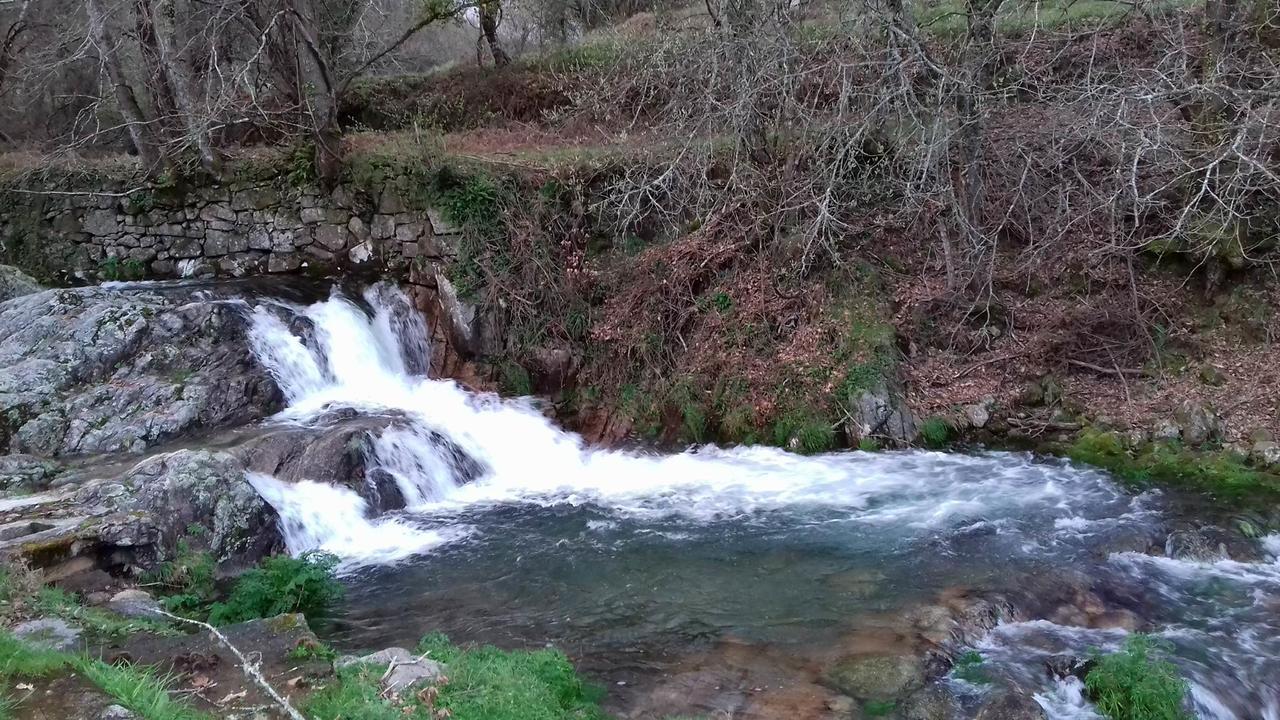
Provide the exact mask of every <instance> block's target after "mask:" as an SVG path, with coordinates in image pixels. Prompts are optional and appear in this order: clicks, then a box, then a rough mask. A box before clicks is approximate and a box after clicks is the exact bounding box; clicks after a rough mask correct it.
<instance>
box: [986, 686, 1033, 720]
mask: <svg viewBox="0 0 1280 720" xmlns="http://www.w3.org/2000/svg"><path fill="white" fill-rule="evenodd" d="M977 720H1047V716H1046V715H1045V714H1044V708H1042V707H1040V703H1038V702H1036V701H1035V699H1034V698H1032V697H1031V696H1030V695H1028V694H1026V693H1024V692H1021V691H1016V690H1009V691H1005V692H1001V693H1000V694H998V695H996V696H995V697H993V698H991V699H990V700H988V701H986V702H985V703H983V704H982V707H981V708H979V709H978V715H977Z"/></svg>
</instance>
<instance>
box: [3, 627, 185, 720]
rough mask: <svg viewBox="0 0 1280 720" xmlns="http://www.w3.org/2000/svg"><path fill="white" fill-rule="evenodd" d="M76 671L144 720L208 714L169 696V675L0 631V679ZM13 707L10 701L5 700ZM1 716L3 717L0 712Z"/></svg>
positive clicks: (170, 682) (161, 719) (38, 676)
mask: <svg viewBox="0 0 1280 720" xmlns="http://www.w3.org/2000/svg"><path fill="white" fill-rule="evenodd" d="M62 672H77V673H80V674H81V675H83V676H84V677H85V678H86V679H87V680H89V682H91V683H93V684H94V685H96V686H98V688H99V689H101V690H102V691H103V692H104V693H106V694H107V695H110V696H111V697H112V698H114V699H115V701H116V702H117V703H119V704H120V705H123V706H124V707H126V708H129V709H130V710H132V711H134V712H135V713H137V714H138V715H140V716H141V717H143V718H144V719H145V720H207V719H208V716H207V715H205V714H204V713H201V712H198V711H196V710H194V709H193V708H191V707H190V706H189V705H187V704H185V703H183V702H181V701H179V700H175V699H174V698H173V697H172V696H170V695H169V686H170V685H171V684H172V681H171V679H170V678H167V677H161V676H159V675H157V674H156V673H155V672H154V671H153V670H151V669H150V668H140V667H137V666H133V665H108V664H107V663H104V662H102V661H101V660H96V659H93V658H89V657H86V656H84V655H73V654H70V653H64V652H58V651H55V650H46V649H43V648H39V647H35V646H32V645H28V644H27V643H24V642H22V641H21V640H19V639H17V638H15V637H13V636H12V635H10V634H9V633H7V632H3V631H0V678H3V679H4V680H5V681H6V682H8V681H10V680H12V679H15V678H28V679H29V678H42V677H49V676H52V675H56V674H58V673H62ZM6 705H7V706H8V708H9V709H12V703H11V702H9V703H6ZM0 717H4V716H3V715H0Z"/></svg>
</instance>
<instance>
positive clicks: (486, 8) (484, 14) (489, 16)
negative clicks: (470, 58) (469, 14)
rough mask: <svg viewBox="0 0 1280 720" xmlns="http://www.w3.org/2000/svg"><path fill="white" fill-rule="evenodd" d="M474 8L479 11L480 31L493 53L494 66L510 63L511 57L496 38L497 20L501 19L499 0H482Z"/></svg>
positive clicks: (503, 65)
mask: <svg viewBox="0 0 1280 720" xmlns="http://www.w3.org/2000/svg"><path fill="white" fill-rule="evenodd" d="M476 9H477V10H479V11H480V31H481V32H483V33H484V39H485V40H486V41H487V42H488V43H489V52H490V53H492V54H493V64H494V67H505V66H507V65H509V64H510V63H511V57H510V56H508V55H507V53H506V51H505V50H503V49H502V43H501V42H499V40H498V22H499V21H500V20H501V19H502V4H501V2H500V0H483V1H482V2H480V3H479V4H478V5H476Z"/></svg>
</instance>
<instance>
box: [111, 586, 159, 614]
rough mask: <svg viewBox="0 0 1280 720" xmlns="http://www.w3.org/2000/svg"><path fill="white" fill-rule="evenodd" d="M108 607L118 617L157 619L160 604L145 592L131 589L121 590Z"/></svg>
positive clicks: (112, 598)
mask: <svg viewBox="0 0 1280 720" xmlns="http://www.w3.org/2000/svg"><path fill="white" fill-rule="evenodd" d="M107 607H108V608H109V609H110V610H111V611H112V612H114V613H116V614H117V615H123V616H124V617H127V618H155V617H156V611H157V610H159V609H160V603H159V602H157V601H156V599H155V598H153V597H151V593H149V592H146V591H145V590H138V589H137V588H131V589H129V590H121V591H120V592H118V593H116V594H115V595H112V596H111V599H110V600H108V601H107Z"/></svg>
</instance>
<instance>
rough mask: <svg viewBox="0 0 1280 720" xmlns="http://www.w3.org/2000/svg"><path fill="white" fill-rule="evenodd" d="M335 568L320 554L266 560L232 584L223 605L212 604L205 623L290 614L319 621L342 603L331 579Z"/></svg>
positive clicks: (332, 559)
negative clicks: (293, 613)
mask: <svg viewBox="0 0 1280 720" xmlns="http://www.w3.org/2000/svg"><path fill="white" fill-rule="evenodd" d="M337 564H338V559H337V558H336V557H334V556H333V555H330V554H328V553H321V552H309V553H306V554H304V555H302V557H298V558H293V557H288V556H284V555H277V556H275V557H270V558H267V559H266V560H264V561H263V563H262V565H261V566H260V567H257V568H254V569H253V570H250V571H249V572H247V573H245V574H244V575H242V576H241V577H240V579H239V580H237V581H236V584H235V587H234V588H233V589H232V591H231V596H230V597H228V598H227V600H226V602H221V603H215V604H214V606H213V607H212V608H211V609H210V612H209V622H211V623H213V624H214V625H227V624H230V623H237V622H245V621H247V620H253V619H256V618H265V617H275V616H276V615H280V614H281V613H292V612H300V613H302V614H303V615H305V616H306V617H307V619H308V620H311V621H313V622H314V621H319V620H323V619H325V618H326V617H328V616H329V613H330V612H331V611H332V609H333V607H334V605H336V604H337V603H338V601H340V600H341V599H342V586H341V585H340V584H338V581H337V579H336V578H335V577H334V568H335V567H337Z"/></svg>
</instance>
